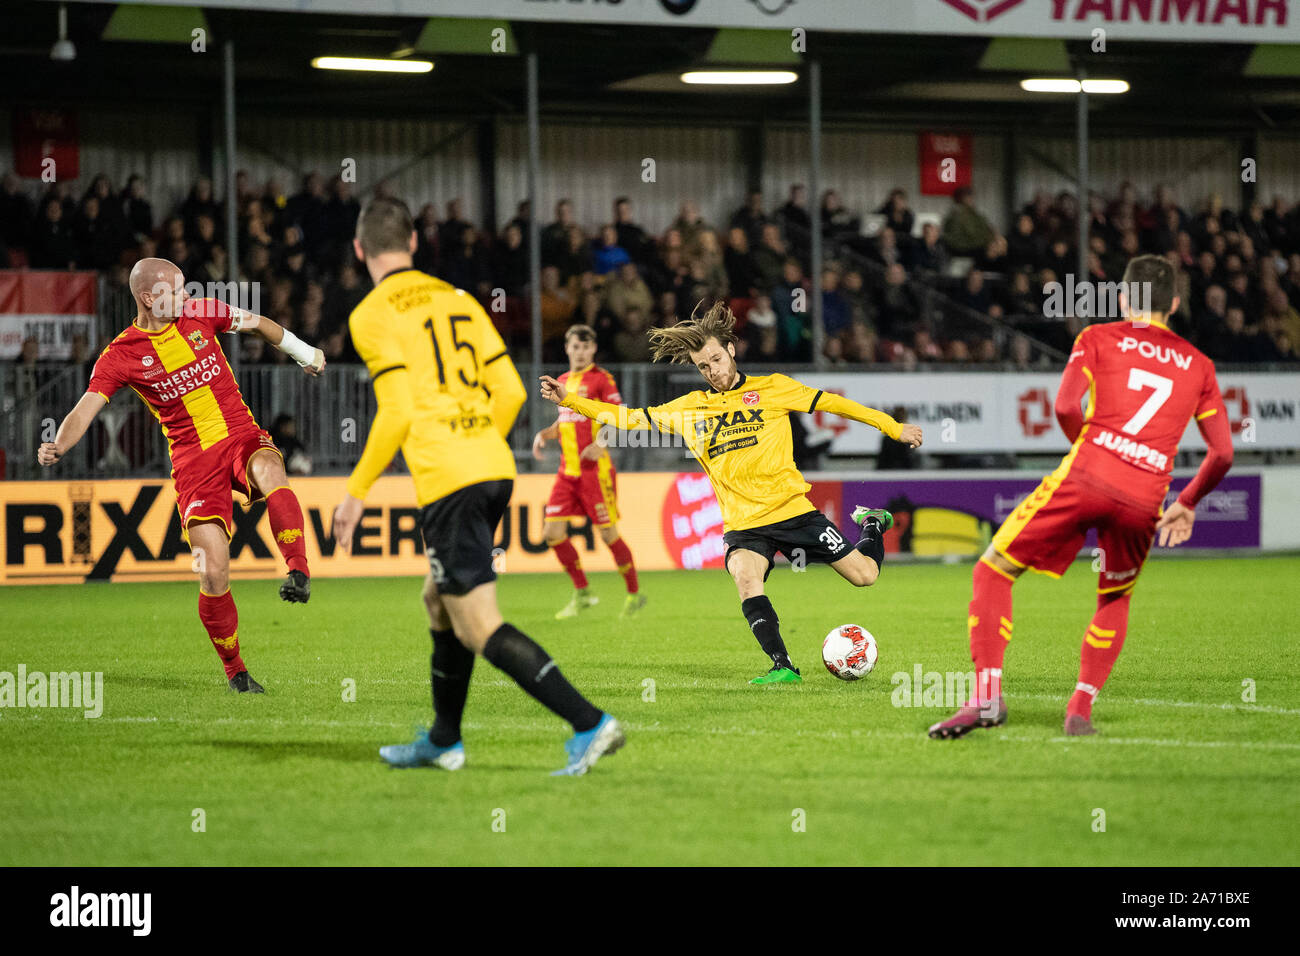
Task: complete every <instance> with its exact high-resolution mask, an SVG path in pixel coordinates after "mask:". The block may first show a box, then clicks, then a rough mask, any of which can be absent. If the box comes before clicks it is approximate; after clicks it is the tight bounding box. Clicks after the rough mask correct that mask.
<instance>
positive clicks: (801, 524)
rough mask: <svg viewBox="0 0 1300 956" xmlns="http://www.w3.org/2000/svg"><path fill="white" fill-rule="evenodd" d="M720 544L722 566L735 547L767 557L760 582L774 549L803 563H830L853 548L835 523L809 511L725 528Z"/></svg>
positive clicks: (769, 566)
mask: <svg viewBox="0 0 1300 956" xmlns="http://www.w3.org/2000/svg"><path fill="white" fill-rule="evenodd" d="M722 543H723V544H725V545H726V546H727V553H726V556H725V557H724V558H723V559H722V565H723V567H726V565H727V561H728V559H730V557H731V552H732V551H735V550H736V549H737V548H744V549H745V550H746V551H756V552H758V553H759V554H761V555H762V556H763V557H765V558H767V571H766V572H764V574H763V580H764V581H766V580H767V576H768V575H769V574H771V573H772V566H773V563H774V562H773V560H772V559H773V558H774V557H775V556H776V553H777V552H778V551H780V552H781V553H782V554H784V555H785V556H786V557H787V558H789V559H790V560H791V561H795V560H798V559H799V558H801V557H802V559H803V560H804V561H805V562H814V561H815V562H817V563H818V564H832V563H833V562H835V561H838V560H839V559H840V558H842V557H844V556H845V555H847V554H848V553H849V552H850V551H852V550H853V545H851V544H849V542H848V541H847V540H846V539H845V537H844V533H843V532H842V531H840V529H839V528H837V527H835V522H833V521H831V519H830V518H828V517H826V516H825V515H824V514H822V513H821V512H820V511H810V512H808V513H807V514H806V515H798V516H796V517H794V518H786V519H785V520H784V521H778V522H776V524H765V525H762V526H761V527H758V528H746V529H745V530H744V531H728V532H727V533H726V534H724V535H723V536H722Z"/></svg>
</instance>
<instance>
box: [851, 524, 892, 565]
mask: <svg viewBox="0 0 1300 956" xmlns="http://www.w3.org/2000/svg"><path fill="white" fill-rule="evenodd" d="M861 528H862V537H860V538H858V543H857V544H855V545H854V546H853V550H855V551H857V552H858V553H859V554H863V555H865V556H866V557H868V558H870V559H871V560H872V561H875V562H876V571H877V573H879V572H880V571H883V570H884V567H885V529H884V528H882V527H881V526H880V519H879V518H868V519H867V520H866V521H864V522H862V525H861Z"/></svg>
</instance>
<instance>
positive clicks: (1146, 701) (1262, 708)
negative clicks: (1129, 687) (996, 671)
mask: <svg viewBox="0 0 1300 956" xmlns="http://www.w3.org/2000/svg"><path fill="white" fill-rule="evenodd" d="M1006 698H1007V700H1055V701H1064V700H1068V698H1067V697H1064V696H1062V695H1060V694H1007V695H1006ZM1097 700H1099V701H1101V702H1102V703H1106V704H1138V705H1140V706H1143V707H1193V708H1202V709H1205V710H1243V711H1247V712H1248V713H1254V714H1291V715H1295V714H1300V707H1274V706H1273V705H1271V704H1230V703H1223V704H1210V703H1205V702H1204V701H1197V700H1156V699H1154V698H1150V697H1136V698H1133V697H1105V696H1101V697H1098V698H1097Z"/></svg>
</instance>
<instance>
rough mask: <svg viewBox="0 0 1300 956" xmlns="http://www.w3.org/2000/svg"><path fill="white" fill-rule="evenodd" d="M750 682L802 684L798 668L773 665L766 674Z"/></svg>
mask: <svg viewBox="0 0 1300 956" xmlns="http://www.w3.org/2000/svg"><path fill="white" fill-rule="evenodd" d="M750 683H751V684H802V683H803V678H802V677H800V676H799V669H798V668H790V667H776V666H774V667H773V668H772V669H771V670H770V671H768V672H767V673H766V674H762V675H760V676H758V677H755V678H754V679H753V680H752V681H750Z"/></svg>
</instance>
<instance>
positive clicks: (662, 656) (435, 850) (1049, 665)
mask: <svg viewBox="0 0 1300 956" xmlns="http://www.w3.org/2000/svg"><path fill="white" fill-rule="evenodd" d="M1298 576H1300V558H1294V557H1278V558H1259V559H1247V560H1226V559H1217V560H1156V561H1153V562H1152V563H1151V565H1149V566H1148V568H1147V569H1146V570H1145V571H1144V572H1143V575H1142V581H1141V583H1140V584H1139V586H1138V588H1137V591H1136V593H1135V597H1134V600H1133V614H1132V620H1131V623H1130V627H1129V635H1128V642H1127V646H1126V647H1125V648H1124V652H1123V654H1122V655H1121V656H1120V658H1119V662H1118V664H1117V665H1116V669H1115V673H1114V674H1113V675H1112V677H1111V680H1110V682H1109V683H1108V684H1107V685H1106V688H1105V690H1104V691H1103V693H1102V696H1101V698H1100V699H1099V701H1098V703H1097V705H1096V707H1095V709H1094V721H1095V723H1096V725H1097V726H1098V728H1099V730H1100V731H1101V735H1100V736H1098V737H1095V738H1088V739H1077V738H1074V739H1067V738H1063V737H1062V736H1061V722H1062V718H1063V714H1064V708H1065V701H1066V699H1067V697H1068V696H1069V694H1070V692H1071V691H1072V690H1073V686H1074V681H1075V676H1076V672H1077V666H1078V650H1079V643H1080V640H1081V638H1082V635H1083V630H1084V627H1085V626H1086V625H1087V622H1088V620H1089V618H1090V616H1091V614H1092V609H1093V602H1094V598H1093V588H1094V586H1095V575H1093V574H1091V573H1089V571H1088V568H1087V565H1086V564H1079V565H1076V566H1075V567H1074V568H1073V569H1072V571H1071V572H1070V573H1069V574H1068V575H1067V576H1066V578H1065V580H1063V581H1059V582H1053V581H1050V580H1047V579H1045V578H1042V577H1039V576H1037V575H1032V574H1030V575H1026V576H1025V578H1024V579H1023V580H1022V581H1021V582H1020V583H1019V584H1018V585H1017V587H1016V589H1015V617H1016V639H1015V641H1014V642H1013V644H1012V645H1011V647H1010V649H1009V653H1008V657H1007V667H1006V675H1007V676H1006V684H1007V690H1008V705H1009V707H1010V722H1009V723H1008V725H1007V726H1006V727H1004V728H1001V729H997V730H991V731H977V732H975V733H972V734H971V735H970V736H969V737H968V738H966V739H964V740H959V741H955V742H940V741H931V740H929V739H927V738H926V736H925V728H926V727H927V726H928V725H929V724H930V723H931V722H933V721H934V720H937V719H939V718H940V717H942V716H947V713H948V709H949V708H947V707H939V708H934V707H920V708H917V707H898V706H894V703H893V702H892V701H891V695H893V693H894V691H895V686H894V684H893V683H892V682H891V678H892V677H893V675H894V674H896V673H898V672H903V673H906V674H908V675H909V677H910V676H911V675H912V674H913V672H914V668H915V666H916V665H917V664H919V665H921V668H922V670H923V671H925V672H931V671H935V672H947V671H958V672H961V671H966V670H968V669H969V667H970V660H969V656H968V652H967V641H966V633H965V622H966V605H967V602H968V601H969V599H970V566H969V565H962V566H902V565H895V566H891V567H887V568H886V570H885V573H884V575H883V576H882V578H881V580H880V583H879V584H878V585H877V586H875V587H874V588H871V589H868V590H855V589H853V588H852V587H850V586H848V585H847V584H846V583H844V582H843V581H841V580H840V579H839V578H838V576H836V575H835V574H834V572H832V571H830V570H829V569H826V568H813V569H810V570H809V571H807V572H805V573H799V574H797V573H794V572H793V571H792V570H791V569H789V568H787V567H781V568H778V569H777V570H775V571H774V572H773V574H772V577H771V579H770V581H769V589H768V590H769V594H770V595H771V597H772V600H773V602H774V604H775V606H776V608H777V611H778V613H779V614H780V616H781V622H782V630H783V633H784V635H785V638H786V642H787V644H788V645H789V646H790V649H791V652H792V654H793V656H794V659H795V662H796V664H798V665H799V666H800V667H801V668H802V669H803V673H804V676H805V683H804V684H803V685H801V686H775V687H766V688H759V687H751V686H749V685H748V683H747V681H748V680H749V678H751V677H754V676H756V675H757V674H759V673H761V672H762V671H763V670H765V664H766V659H765V658H764V657H763V656H762V655H761V653H760V652H759V650H758V647H757V644H756V643H755V642H754V640H753V638H752V637H750V635H749V631H748V628H747V627H746V625H745V622H744V619H743V618H742V616H741V614H740V610H739V602H738V601H737V599H736V596H735V591H734V589H733V587H732V585H731V582H730V580H729V579H728V578H727V577H726V576H725V575H724V574H723V573H722V572H721V571H711V572H703V573H691V572H665V573H653V574H643V575H642V582H643V588H644V590H645V592H646V593H647V594H648V595H649V598H650V603H649V606H648V607H647V608H646V609H645V611H644V612H643V614H642V615H641V616H640V617H638V618H636V619H634V620H631V621H627V622H620V621H619V620H618V619H617V611H618V609H619V607H620V605H621V597H622V593H621V592H622V587H621V581H620V580H619V578H618V577H617V576H615V575H612V574H611V575H595V576H593V582H592V583H593V587H594V588H595V590H596V592H597V593H598V594H599V595H600V596H601V598H602V603H601V605H600V606H599V607H597V608H595V609H593V610H591V611H589V612H586V613H584V614H583V616H582V617H580V618H579V619H578V620H576V621H572V622H564V623H560V622H557V621H555V620H553V619H552V614H553V613H554V611H555V610H556V609H558V608H559V607H560V606H561V605H562V604H563V603H564V601H565V600H566V599H567V597H568V585H567V580H566V579H564V578H563V577H562V576H560V575H558V574H555V575H550V574H547V575H519V576H513V577H512V576H509V575H506V576H504V577H503V578H502V579H501V582H500V588H501V600H502V605H503V609H504V610H505V613H506V616H507V619H509V620H511V621H512V622H514V623H515V624H516V625H518V626H519V627H521V628H522V629H523V630H525V631H526V632H527V633H529V634H530V635H532V636H533V637H534V638H535V639H537V640H538V641H539V642H541V643H542V644H543V645H544V646H545V647H546V648H547V649H548V650H549V651H550V652H551V653H552V654H553V655H554V657H555V658H556V660H557V661H558V662H559V664H560V666H561V668H562V669H563V671H564V672H565V674H566V675H567V676H568V677H569V678H570V679H571V680H573V682H574V683H575V684H576V685H577V686H578V687H579V688H580V689H581V690H582V691H583V692H584V693H586V694H587V695H588V696H589V697H591V698H592V699H593V700H594V701H595V702H596V703H597V705H599V706H602V707H604V708H606V709H608V710H610V711H611V712H612V713H614V714H615V715H616V716H617V717H619V719H620V720H622V721H623V723H624V724H625V725H626V727H627V730H628V745H627V747H626V748H624V750H622V751H621V752H620V753H618V754H617V755H616V756H613V757H611V758H609V759H607V760H603V761H601V762H600V763H599V764H598V765H597V766H596V768H595V769H594V770H593V771H592V773H591V774H589V775H588V776H586V777H582V778H551V777H549V776H548V772H549V771H551V770H554V769H556V768H557V767H559V766H561V764H562V763H563V748H562V743H563V741H564V739H565V737H566V736H567V735H568V729H567V727H565V726H564V725H562V724H561V722H560V721H559V720H557V719H556V718H554V717H552V716H551V715H550V714H549V713H547V712H546V711H544V710H543V709H542V708H541V707H540V706H539V705H538V704H536V703H535V702H534V701H533V700H532V699H531V698H529V697H527V696H525V695H524V694H523V693H522V692H521V691H519V690H518V689H517V688H516V687H515V686H514V684H513V683H512V682H510V681H509V680H508V679H506V678H505V676H504V675H503V674H501V673H500V672H498V671H496V670H495V669H494V668H492V667H491V666H490V665H487V664H486V663H484V662H483V661H479V662H478V664H477V665H476V669H475V677H474V683H473V686H472V688H471V691H470V696H469V705H468V708H467V711H466V723H465V728H464V729H465V743H466V748H467V753H468V757H469V763H468V765H467V766H466V768H465V769H464V770H463V771H461V772H458V773H454V774H449V773H446V772H443V771H435V770H407V771H396V770H390V769H388V768H387V767H385V766H384V765H382V764H381V763H380V761H379V758H378V756H377V754H376V748H378V747H379V746H380V745H381V744H385V743H393V742H405V741H406V740H408V739H409V737H410V731H411V728H412V725H413V724H414V723H415V722H416V721H420V720H425V721H427V720H428V719H429V718H430V716H431V711H430V706H429V686H428V658H429V650H430V641H429V637H428V631H427V624H426V622H425V620H424V614H423V609H422V607H421V605H420V601H419V582H418V580H417V579H409V578H408V579H391V580H374V579H368V580H359V579H353V580H327V579H320V580H318V581H316V582H315V588H314V590H313V594H312V600H311V603H310V604H308V605H307V606H305V607H302V606H289V605H286V604H283V603H281V602H280V601H279V600H278V598H277V594H276V584H275V583H274V582H271V581H257V582H237V583H236V584H235V596H236V599H237V600H238V601H239V611H240V635H241V640H242V642H243V648H244V658H245V660H246V662H247V663H248V665H249V668H250V670H251V672H252V673H253V675H254V676H255V677H256V678H257V679H258V680H259V681H261V682H262V683H263V684H264V685H265V686H266V687H267V689H268V694H267V695H265V696H256V697H255V696H251V695H235V694H232V693H230V692H228V691H227V690H226V688H225V681H224V678H223V676H222V674H221V669H220V665H219V663H218V661H217V658H216V655H215V654H214V653H213V651H212V649H211V646H210V644H209V642H208V640H207V637H206V636H205V634H204V632H203V629H202V627H201V625H200V624H199V621H198V617H197V613H196V610H195V604H196V597H195V587H194V585H193V584H110V585H84V586H78V587H42V588H36V587H28V588H21V587H18V588H5V589H3V590H0V607H2V608H3V615H0V617H2V618H3V622H4V625H3V632H2V633H0V671H9V672H15V671H16V670H17V667H18V665H19V664H25V665H26V667H27V670H28V671H29V672H32V671H70V670H80V671H102V672H103V673H104V697H105V706H104V712H103V715H102V716H101V717H99V718H98V719H90V720H88V719H85V718H84V717H83V716H82V714H81V712H80V711H72V710H55V709H45V710H34V709H23V710H11V709H8V708H6V709H3V710H0V751H2V752H3V754H4V765H5V773H4V774H2V775H0V864H5V865H15V864H17V865H28V864H44V865H90V864H93V865H137V864H180V865H249V864H254V865H255V864H277V865H315V864H335V865H353V864H357V865H361V864H365V865H376V864H377V865H422V866H427V865H455V864H469V865H476V864H493V865H527V864H637V863H650V864H867V865H875V864H885V865H899V864H914V865H928V864H938V865H945V864H954V865H965V866H969V865H977V864H978V865H997V864H1027V865H1037V866H1041V865H1055V864H1060V865H1184V864H1200V865H1262V864H1283V865H1295V864H1297V863H1300V816H1298V815H1297V812H1296V811H1297V803H1298V800H1297V793H1298V792H1300V790H1298V788H1297V781H1300V735H1297V733H1296V730H1297V727H1300V649H1298V648H1297V641H1296V636H1297V634H1296V632H1297V627H1296V620H1297V618H1298V617H1300V596H1298V593H1297V589H1296V587H1295V581H1296V580H1297V577H1298ZM850 622H852V623H858V624H862V625H863V626H865V627H867V628H868V629H870V630H871V631H872V632H873V633H874V634H875V635H876V637H877V639H878V641H879V643H880V662H879V663H878V664H877V666H876V669H875V671H874V673H872V674H871V675H870V676H869V677H868V678H867V679H865V680H863V681H860V682H858V683H854V684H850V683H842V682H840V681H838V680H836V679H834V678H833V677H831V675H829V674H828V673H827V672H826V671H825V669H824V668H823V667H822V666H821V663H820V645H821V638H822V637H823V635H824V634H825V633H826V632H827V631H828V630H829V629H830V628H831V627H832V626H834V625H837V624H843V623H850ZM346 681H355V698H356V699H355V701H348V700H345V696H347V695H346V693H345V691H346V686H347V685H346V684H345V682H346ZM1243 682H1245V683H1243ZM1252 686H1253V688H1254V701H1253V702H1243V693H1244V692H1245V691H1246V690H1247V689H1248V688H1250V687H1252ZM1247 696H1249V694H1247ZM198 810H201V811H202V821H203V823H204V829H203V830H202V832H196V826H197V824H196V822H195V821H196V820H198V819H199V818H200V817H199V815H198V814H196V811H198ZM1103 814H1104V818H1103ZM1103 819H1104V832H1102V831H1099V830H1098V829H1097V828H1098V827H1099V826H1100V825H1101V823H1102V822H1103Z"/></svg>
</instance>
